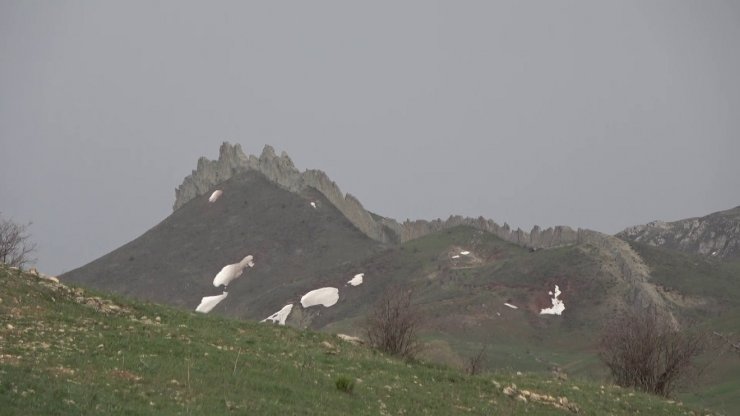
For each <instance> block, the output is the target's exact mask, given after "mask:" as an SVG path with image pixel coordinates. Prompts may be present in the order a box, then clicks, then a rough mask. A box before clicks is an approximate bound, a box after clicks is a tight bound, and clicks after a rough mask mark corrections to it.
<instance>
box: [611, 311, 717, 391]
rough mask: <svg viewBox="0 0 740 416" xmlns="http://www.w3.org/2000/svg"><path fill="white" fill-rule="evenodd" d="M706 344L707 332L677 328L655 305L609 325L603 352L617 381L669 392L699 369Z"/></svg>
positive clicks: (614, 320) (619, 316)
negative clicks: (697, 361)
mask: <svg viewBox="0 0 740 416" xmlns="http://www.w3.org/2000/svg"><path fill="white" fill-rule="evenodd" d="M707 345H708V344H707V337H706V336H704V334H701V333H699V332H698V331H695V330H693V329H692V328H688V329H677V328H675V327H674V326H672V325H671V324H670V322H669V321H668V320H667V319H665V317H664V316H662V315H661V314H659V313H658V312H656V311H655V310H653V309H650V310H629V311H625V312H623V313H622V314H620V315H618V316H617V317H616V318H615V319H613V320H612V321H611V322H610V323H609V324H608V325H607V327H606V330H605V332H604V333H603V335H602V337H601V342H600V349H601V351H600V356H601V359H602V361H603V362H604V363H605V364H606V366H607V367H609V370H610V371H611V375H612V376H613V377H614V381H615V382H616V383H617V384H618V385H620V386H622V387H633V388H636V389H638V390H643V391H646V392H649V393H653V394H657V395H661V396H668V395H669V394H671V392H672V391H673V390H674V389H675V387H676V385H677V384H678V383H679V382H680V381H682V380H684V379H687V378H689V377H690V376H692V375H695V373H696V372H698V371H699V368H698V367H697V366H696V365H695V359H696V358H697V356H698V355H700V354H701V353H702V352H703V351H704V350H705V349H706V348H707Z"/></svg>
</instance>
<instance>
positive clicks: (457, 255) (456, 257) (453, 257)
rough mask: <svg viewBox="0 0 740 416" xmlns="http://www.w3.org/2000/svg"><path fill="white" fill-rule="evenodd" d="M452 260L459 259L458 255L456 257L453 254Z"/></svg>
mask: <svg viewBox="0 0 740 416" xmlns="http://www.w3.org/2000/svg"><path fill="white" fill-rule="evenodd" d="M452 258H453V259H459V258H460V255H458V254H455V255H454V256H452Z"/></svg>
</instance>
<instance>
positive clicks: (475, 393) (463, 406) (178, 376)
mask: <svg viewBox="0 0 740 416" xmlns="http://www.w3.org/2000/svg"><path fill="white" fill-rule="evenodd" d="M0 287H2V291H0V413H2V414H25V415H80V414H132V415H133V414H136V415H140V414H153V415H169V414H194V415H200V414H259V415H273V414H275V415H286V414H305V415H333V414H336V415H348V414H353V415H355V414H358V415H362V414H373V415H377V414H381V415H382V414H388V415H397V414H438V415H453V414H486V415H489V414H497V415H513V414H528V415H550V414H567V413H569V411H568V410H563V409H560V408H557V407H555V405H554V404H553V402H547V400H545V401H539V402H536V401H533V400H531V398H532V397H533V396H531V395H528V394H527V393H526V392H525V390H526V391H528V392H535V393H537V394H540V395H543V396H544V395H549V396H552V400H554V402H555V403H563V402H564V401H563V399H561V398H562V397H566V398H567V403H570V404H575V406H577V408H578V409H579V410H580V414H599V415H600V414H615V415H631V414H635V413H636V412H639V413H640V414H651V415H675V414H691V413H690V409H688V408H687V407H686V406H681V405H678V404H675V403H670V402H667V401H665V400H663V399H660V398H656V397H652V396H649V395H645V394H640V393H635V392H632V391H630V390H625V389H620V388H616V387H613V386H603V387H602V386H601V385H600V384H594V383H590V382H585V381H578V380H557V379H553V378H550V377H546V376H542V375H536V374H527V373H525V374H523V375H516V374H511V373H508V372H504V373H498V372H497V373H488V374H483V375H481V376H466V375H464V374H463V373H461V372H460V371H458V370H455V369H451V368H447V367H443V366H439V365H431V364H424V363H407V362H403V361H400V360H397V359H394V358H390V357H387V356H384V355H382V354H379V353H376V352H374V351H372V350H370V349H367V348H365V347H363V346H356V345H352V344H349V343H346V342H343V341H341V340H339V339H338V338H336V337H334V336H331V335H326V334H320V333H315V332H308V331H298V330H295V329H292V328H286V327H277V326H272V325H266V324H257V323H253V322H245V321H237V320H231V319H226V318H221V317H217V316H202V315H196V314H194V313H189V312H183V311H178V310H175V309H172V308H168V307H162V306H158V305H152V304H142V303H136V302H130V301H126V300H122V299H118V298H113V300H112V304H113V305H114V308H115V307H116V306H117V307H120V309H116V310H112V309H111V308H110V307H109V306H103V307H102V308H101V307H99V306H95V305H96V304H101V303H102V304H103V305H108V303H107V302H106V301H105V299H106V298H107V296H101V298H102V299H103V300H95V299H94V298H96V297H97V296H100V295H96V294H94V293H90V292H87V291H82V290H81V289H75V288H69V289H68V288H66V287H64V286H58V285H54V284H50V283H46V282H44V281H41V280H38V279H37V278H35V277H33V276H28V275H25V274H21V273H19V272H17V271H14V270H10V269H7V268H5V267H4V266H0ZM91 299H92V300H91ZM338 380H344V381H342V385H343V386H345V385H346V386H349V385H352V384H353V385H354V388H352V389H351V391H352V394H347V392H346V391H343V390H342V389H338V385H339V384H338ZM512 384H515V385H516V389H515V390H513V391H514V392H515V394H514V396H517V395H520V394H521V395H523V396H528V397H530V400H528V401H527V402H524V401H520V400H517V399H515V398H514V397H510V396H508V395H506V394H505V393H504V388H505V387H511V385H512ZM347 388H349V387H347Z"/></svg>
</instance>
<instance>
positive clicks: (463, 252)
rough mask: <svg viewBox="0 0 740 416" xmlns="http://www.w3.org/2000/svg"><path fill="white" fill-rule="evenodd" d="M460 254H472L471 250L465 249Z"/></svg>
mask: <svg viewBox="0 0 740 416" xmlns="http://www.w3.org/2000/svg"><path fill="white" fill-rule="evenodd" d="M460 254H462V255H463V256H467V255H468V254H470V252H469V251H465V250H463V251H461V252H460Z"/></svg>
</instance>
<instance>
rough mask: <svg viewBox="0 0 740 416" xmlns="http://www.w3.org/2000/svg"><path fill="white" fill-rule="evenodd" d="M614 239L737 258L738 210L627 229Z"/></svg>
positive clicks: (739, 242)
mask: <svg viewBox="0 0 740 416" xmlns="http://www.w3.org/2000/svg"><path fill="white" fill-rule="evenodd" d="M617 237H619V238H622V239H624V240H627V241H636V242H641V243H646V244H650V245H652V246H657V247H665V248H669V249H672V250H680V251H684V252H688V253H698V254H703V255H706V256H712V257H719V258H736V257H740V206H738V207H735V208H732V209H729V210H726V211H720V212H715V213H713V214H709V215H707V216H704V217H701V218H689V219H685V220H679V221H674V222H663V221H653V222H650V223H648V224H644V225H637V226H634V227H629V228H627V229H625V230H624V231H622V232H620V233H619V234H617Z"/></svg>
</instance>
